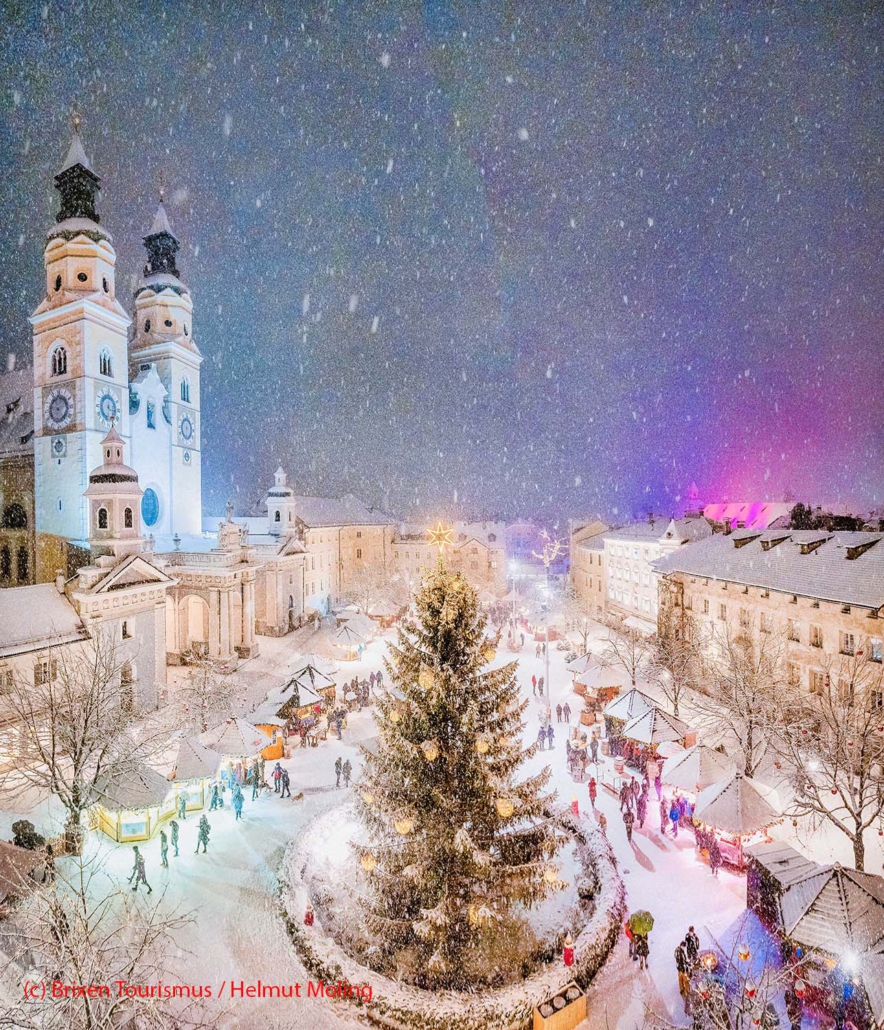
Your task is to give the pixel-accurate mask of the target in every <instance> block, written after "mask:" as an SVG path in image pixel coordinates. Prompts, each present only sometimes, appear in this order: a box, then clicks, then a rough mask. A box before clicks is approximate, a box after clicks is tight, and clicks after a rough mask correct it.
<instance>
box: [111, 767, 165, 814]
mask: <svg viewBox="0 0 884 1030" xmlns="http://www.w3.org/2000/svg"><path fill="white" fill-rule="evenodd" d="M171 789H172V787H171V785H170V783H169V781H168V780H167V779H166V777H165V776H163V775H162V773H158V772H157V771H156V770H155V769H151V767H150V766H149V765H145V764H144V762H120V763H119V765H116V766H114V767H113V768H111V769H110V771H109V772H106V773H105V774H104V775H103V776H102V777H100V778H99V780H98V781H97V783H96V784H95V790H96V793H97V795H98V803H99V804H100V805H101V806H102V807H103V808H106V809H107V810H108V811H109V812H119V811H120V810H121V809H124V808H129V809H132V810H133V811H137V810H138V809H142V808H152V807H153V806H154V805H161V804H162V803H163V802H164V801H165V800H166V797H167V795H168V793H169V791H170V790H171Z"/></svg>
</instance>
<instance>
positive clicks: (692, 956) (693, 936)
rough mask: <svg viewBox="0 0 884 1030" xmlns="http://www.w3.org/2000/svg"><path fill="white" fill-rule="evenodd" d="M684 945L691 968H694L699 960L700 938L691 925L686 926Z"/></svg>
mask: <svg viewBox="0 0 884 1030" xmlns="http://www.w3.org/2000/svg"><path fill="white" fill-rule="evenodd" d="M684 946H685V954H686V955H687V957H688V962H690V964H691V969H692V970H693V969H696V968H697V966H698V964H699V962H700V938H699V937H698V936H697V931H696V930H695V929H694V928H693V927H692V926H689V927H688V932H687V933H686V934H685V935H684Z"/></svg>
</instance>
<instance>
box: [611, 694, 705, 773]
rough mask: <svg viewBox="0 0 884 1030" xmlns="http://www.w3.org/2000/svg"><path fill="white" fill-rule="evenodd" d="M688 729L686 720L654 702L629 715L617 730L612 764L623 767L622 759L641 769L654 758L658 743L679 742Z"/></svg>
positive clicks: (640, 770) (641, 770)
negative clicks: (652, 704) (631, 716)
mask: <svg viewBox="0 0 884 1030" xmlns="http://www.w3.org/2000/svg"><path fill="white" fill-rule="evenodd" d="M614 703H615V704H616V702H614ZM690 732H691V730H690V727H689V726H688V724H687V723H686V722H682V720H681V719H679V718H677V717H676V716H674V715H671V714H670V713H669V712H667V711H665V710H664V709H663V708H658V707H657V706H656V705H654V706H653V707H652V708H649V709H648V710H647V711H646V712H642V713H641V714H639V715H636V716H635V718H633V719H630V720H629V722H627V723H625V724H624V726H623V728H622V729H621V730H620V740H619V747H618V757H617V758H615V760H614V764H615V767H616V766H617V765H620V767H621V768H622V765H623V763H625V764H627V765H630V766H632V767H634V768H636V769H638V770H639V772H641V773H644V771H645V767H646V766H647V764H648V762H649V761H650V760H652V759H654V760H655V759H656V758H657V749H658V747H659V746H660V745H661V744H666V743H671V742H679V743H681V742H682V741H684V740H685V738H686V737H687V735H688V734H689V733H690Z"/></svg>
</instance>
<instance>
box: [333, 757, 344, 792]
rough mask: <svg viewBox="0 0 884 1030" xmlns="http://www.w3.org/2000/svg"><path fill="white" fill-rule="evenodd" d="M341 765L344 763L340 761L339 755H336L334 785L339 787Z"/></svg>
mask: <svg viewBox="0 0 884 1030" xmlns="http://www.w3.org/2000/svg"><path fill="white" fill-rule="evenodd" d="M343 765H344V763H343V762H342V761H341V756H340V755H338V757H337V758H336V759H335V786H336V787H340V785H341V772H342V769H343Z"/></svg>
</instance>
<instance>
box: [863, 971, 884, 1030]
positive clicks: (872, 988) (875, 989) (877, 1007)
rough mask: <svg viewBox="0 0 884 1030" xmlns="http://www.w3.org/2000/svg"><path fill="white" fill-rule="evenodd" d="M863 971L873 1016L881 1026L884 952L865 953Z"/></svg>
mask: <svg viewBox="0 0 884 1030" xmlns="http://www.w3.org/2000/svg"><path fill="white" fill-rule="evenodd" d="M861 972H862V978H863V986H864V987H865V989H866V997H867V998H868V999H869V1008H870V1009H871V1010H872V1018H873V1019H874V1021H875V1023H876V1024H877V1025H878V1026H881V1024H882V1023H884V954H879V955H864V956H863V960H862V968H861Z"/></svg>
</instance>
